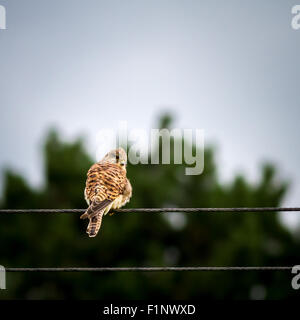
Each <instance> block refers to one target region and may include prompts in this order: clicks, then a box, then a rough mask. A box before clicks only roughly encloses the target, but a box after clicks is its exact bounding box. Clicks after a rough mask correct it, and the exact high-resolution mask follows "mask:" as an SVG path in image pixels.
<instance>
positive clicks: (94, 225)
mask: <svg viewBox="0 0 300 320" xmlns="http://www.w3.org/2000/svg"><path fill="white" fill-rule="evenodd" d="M103 213H104V210H101V211H99V212H97V214H96V215H94V216H93V217H92V218H90V219H89V220H90V222H89V224H88V227H87V229H86V233H87V234H88V235H89V237H90V238H93V237H96V235H97V233H98V231H99V230H100V227H101V222H102V217H103Z"/></svg>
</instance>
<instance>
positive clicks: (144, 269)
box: [5, 266, 293, 272]
mask: <svg viewBox="0 0 300 320" xmlns="http://www.w3.org/2000/svg"><path fill="white" fill-rule="evenodd" d="M292 268H293V267H289V266H276V267H266V266H263V267H100V268H79V267H70V268H5V271H7V272H81V271H85V272H108V271H109V272H112V271H113V272H124V271H126V272H139V271H141V272H168V271H176V272H178V271H290V270H292Z"/></svg>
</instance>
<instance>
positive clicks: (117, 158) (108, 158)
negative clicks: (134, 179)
mask: <svg viewBox="0 0 300 320" xmlns="http://www.w3.org/2000/svg"><path fill="white" fill-rule="evenodd" d="M101 162H105V163H115V164H118V165H119V166H120V167H122V168H123V169H124V170H125V169H126V165H127V155H126V152H125V150H124V149H122V148H119V149H115V150H111V151H109V152H108V153H107V154H106V155H105V157H104V158H103V159H102V161H101Z"/></svg>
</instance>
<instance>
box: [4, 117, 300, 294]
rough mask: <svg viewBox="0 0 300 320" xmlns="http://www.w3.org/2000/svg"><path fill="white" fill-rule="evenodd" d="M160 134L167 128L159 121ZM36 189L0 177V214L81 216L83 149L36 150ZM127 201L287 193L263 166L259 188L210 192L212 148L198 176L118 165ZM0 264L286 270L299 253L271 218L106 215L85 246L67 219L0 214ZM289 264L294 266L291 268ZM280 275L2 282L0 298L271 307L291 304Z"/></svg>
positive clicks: (53, 141)
mask: <svg viewBox="0 0 300 320" xmlns="http://www.w3.org/2000/svg"><path fill="white" fill-rule="evenodd" d="M160 123H161V127H167V126H170V125H171V123H172V119H171V118H170V117H168V116H167V117H164V118H162V119H161V122H160ZM44 161H45V165H44V168H45V184H44V187H43V188H41V189H40V190H35V189H33V188H31V187H30V186H29V184H28V183H27V182H26V181H25V179H24V178H23V177H22V176H20V175H17V174H15V173H14V171H13V170H7V171H6V172H5V177H4V191H3V197H2V198H3V201H2V208H85V207H86V203H85V201H84V197H83V190H84V187H85V178H86V172H87V170H88V168H89V167H90V166H91V164H92V160H91V158H90V157H89V155H88V154H87V152H86V151H85V149H84V147H83V141H81V140H78V141H76V142H74V143H66V142H62V141H61V139H60V138H59V136H58V134H57V133H56V132H55V131H52V132H50V133H49V135H48V137H47V139H46V142H45V147H44ZM128 176H129V178H130V180H131V182H132V185H133V197H132V200H131V202H130V204H129V205H127V207H164V206H165V207H167V206H176V207H240V206H249V207H258V206H279V205H280V203H281V201H282V198H283V196H284V194H285V193H286V190H287V184H286V183H285V182H282V181H280V179H279V178H278V176H277V173H276V170H275V168H274V167H273V166H271V165H265V166H264V167H263V168H262V171H261V177H260V181H259V182H258V183H255V184H254V183H250V182H249V181H248V180H247V179H246V177H244V176H237V177H235V178H234V179H233V180H232V182H231V183H227V184H224V183H220V179H219V176H218V172H217V168H216V164H215V159H214V149H213V148H206V150H205V169H204V172H203V174H202V175H200V176H187V175H185V171H184V165H130V164H129V165H128ZM0 219H1V223H0V244H1V245H0V259H1V260H0V264H2V265H4V266H6V267H68V266H80V267H92V266H115V267H119V266H120V267H121V266H126V267H127V266H177V265H178V266H260V265H270V266H276V265H294V264H296V263H297V261H298V262H299V255H300V254H299V252H300V244H299V241H297V239H295V238H294V237H293V235H292V234H291V233H290V231H289V230H287V229H286V228H285V227H284V226H283V225H282V224H281V223H280V220H279V217H278V215H277V214H273V213H249V214H236V213H232V214H230V213H226V214H218V213H216V214H209V213H204V214H202V213H198V214H197V213H196V214H184V213H178V214H176V213H169V214H146V213H141V214H135V213H132V214H130V213H129V214H125V213H120V214H115V215H114V216H112V217H109V216H106V217H105V218H104V220H103V225H102V229H101V231H100V233H99V234H98V236H97V237H96V238H93V239H90V238H88V236H87V235H86V233H85V229H86V221H82V220H80V219H79V215H77V214H51V215H50V214H49V215H46V214H45V215H42V214H40V215H38V214H27V215H17V214H16V215H13V214H12V215H1V217H0ZM297 259H298V260H297ZM291 278H292V275H291V274H290V273H289V272H276V271H275V272H181V273H176V272H170V273H159V272H158V273H122V272H120V273H88V272H82V273H34V274H29V273H13V274H11V273H9V274H7V290H5V291H4V290H2V291H0V298H1V299H13V298H15V299H62V298H73V299H105V298H115V299H117V298H123V299H144V298H151V297H152V298H173V299H187V298H194V299H195V298H196V299H197V298H217V299H223V298H225V299H249V298H265V299H281V298H291V297H297V292H296V291H295V290H293V289H292V288H291V284H290V282H291Z"/></svg>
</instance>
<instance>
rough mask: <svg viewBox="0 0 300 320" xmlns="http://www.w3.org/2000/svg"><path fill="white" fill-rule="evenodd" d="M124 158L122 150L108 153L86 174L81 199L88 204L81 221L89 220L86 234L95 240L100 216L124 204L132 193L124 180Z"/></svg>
mask: <svg viewBox="0 0 300 320" xmlns="http://www.w3.org/2000/svg"><path fill="white" fill-rule="evenodd" d="M126 162H127V156H126V153H125V151H124V150H123V149H117V150H113V151H111V152H109V153H108V154H107V155H106V156H105V157H104V158H103V159H102V160H101V161H100V162H98V163H95V164H94V165H93V166H92V167H91V168H90V169H89V171H88V173H87V180H86V188H85V192H84V194H85V199H86V201H87V203H88V204H89V207H88V209H87V211H86V212H85V213H84V214H83V215H82V216H81V219H85V218H88V219H89V220H90V222H89V225H88V228H87V233H88V235H89V236H90V237H95V236H96V235H97V233H98V231H99V229H100V227H101V221H102V218H103V215H106V214H107V213H108V211H109V210H110V209H111V208H112V209H118V208H120V207H121V206H123V205H125V204H126V203H127V202H128V201H129V199H130V197H131V194H132V187H131V184H130V182H129V180H128V179H127V177H126Z"/></svg>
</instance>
